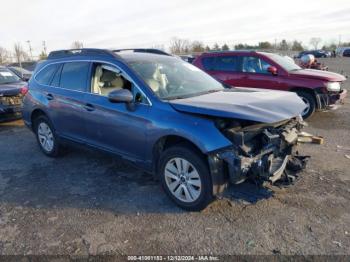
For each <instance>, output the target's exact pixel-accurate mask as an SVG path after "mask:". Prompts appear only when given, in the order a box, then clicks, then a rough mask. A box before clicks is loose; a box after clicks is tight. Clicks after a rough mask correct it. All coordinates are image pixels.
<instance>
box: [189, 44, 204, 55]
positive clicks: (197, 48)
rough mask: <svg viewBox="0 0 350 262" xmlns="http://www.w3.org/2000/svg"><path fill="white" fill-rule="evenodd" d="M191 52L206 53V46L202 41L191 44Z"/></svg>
mask: <svg viewBox="0 0 350 262" xmlns="http://www.w3.org/2000/svg"><path fill="white" fill-rule="evenodd" d="M191 51H192V52H195V53H199V52H204V51H205V47H204V44H203V43H202V42H200V41H193V42H192V44H191Z"/></svg>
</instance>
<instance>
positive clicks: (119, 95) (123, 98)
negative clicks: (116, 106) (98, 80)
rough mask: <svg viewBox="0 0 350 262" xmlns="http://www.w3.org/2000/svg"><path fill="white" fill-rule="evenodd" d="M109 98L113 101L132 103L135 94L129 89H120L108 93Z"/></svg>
mask: <svg viewBox="0 0 350 262" xmlns="http://www.w3.org/2000/svg"><path fill="white" fill-rule="evenodd" d="M108 100H109V101H111V102H112V103H131V102H132V101H133V100H134V96H133V95H132V93H131V92H130V90H128V89H118V90H114V91H112V92H110V93H109V94H108Z"/></svg>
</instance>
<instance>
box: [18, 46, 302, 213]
mask: <svg viewBox="0 0 350 262" xmlns="http://www.w3.org/2000/svg"><path fill="white" fill-rule="evenodd" d="M140 50H141V49H137V50H135V51H133V50H129V51H120V50H115V51H109V50H102V49H78V50H63V51H55V52H51V53H50V55H49V56H48V59H47V60H46V61H45V62H43V63H41V64H40V65H38V68H37V69H36V70H35V72H34V75H33V77H32V78H31V79H30V81H29V92H28V93H27V94H26V96H25V98H24V105H23V119H24V122H25V124H26V125H27V126H28V127H30V128H31V130H32V131H33V132H34V133H35V135H36V138H37V141H38V144H39V146H40V148H41V150H42V152H43V153H44V154H46V155H47V156H50V157H55V156H57V155H59V153H60V152H61V150H62V146H63V145H64V144H67V143H68V142H70V143H71V142H74V143H79V144H83V145H86V146H90V147H93V148H97V149H100V150H104V151H107V152H110V153H113V154H115V155H118V156H120V157H121V158H123V159H126V160H128V161H131V162H133V163H134V164H135V165H137V166H138V167H140V168H142V169H143V170H145V171H146V172H150V173H153V174H154V175H155V177H156V178H157V179H159V180H160V181H161V183H162V186H163V188H164V190H165V192H166V193H167V195H168V196H169V197H170V198H171V199H172V200H173V201H174V202H175V203H176V204H178V205H179V206H180V207H182V208H184V209H187V210H200V209H203V208H205V207H206V206H207V205H208V204H209V203H210V202H211V201H212V199H213V197H214V196H215V195H216V194H218V193H220V192H222V190H224V188H225V187H226V185H227V184H228V182H229V181H230V182H232V183H238V182H241V181H243V180H244V179H247V178H248V177H249V178H251V179H255V180H256V181H269V182H271V183H274V182H275V181H277V180H281V179H282V180H283V179H286V180H287V181H289V179H291V177H293V176H292V175H291V173H288V177H286V173H285V172H284V170H285V169H286V168H287V167H288V166H289V165H287V164H288V163H289V161H292V160H295V159H299V158H298V156H297V155H295V150H294V149H295V146H296V143H297V137H298V132H299V130H300V129H301V128H302V127H303V122H302V121H301V118H300V113H301V112H302V111H303V109H304V107H305V104H304V103H303V102H302V100H301V99H300V98H299V97H298V96H297V95H295V94H293V93H290V92H277V91H276V92H272V91H257V90H251V91H247V90H240V89H230V88H225V87H224V86H223V85H222V84H221V83H220V82H218V81H216V80H215V79H214V78H212V77H211V76H209V75H208V74H206V73H205V72H203V71H202V70H200V69H198V68H197V67H195V66H193V65H191V64H189V63H187V62H184V61H182V60H181V59H179V58H177V57H173V56H171V55H169V54H166V53H162V54H161V53H158V54H156V53H155V52H153V51H152V52H150V51H149V50H146V49H142V51H140ZM300 161H302V160H300Z"/></svg>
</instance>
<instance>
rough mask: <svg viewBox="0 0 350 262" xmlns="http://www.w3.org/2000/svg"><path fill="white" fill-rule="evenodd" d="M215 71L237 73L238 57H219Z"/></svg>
mask: <svg viewBox="0 0 350 262" xmlns="http://www.w3.org/2000/svg"><path fill="white" fill-rule="evenodd" d="M215 70H216V71H227V72H237V71H238V57H237V56H218V57H217V58H216V61H215Z"/></svg>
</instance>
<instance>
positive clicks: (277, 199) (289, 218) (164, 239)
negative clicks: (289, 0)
mask: <svg viewBox="0 0 350 262" xmlns="http://www.w3.org/2000/svg"><path fill="white" fill-rule="evenodd" d="M326 61H327V60H326ZM336 61H339V60H332V63H331V62H330V63H329V64H332V67H333V68H331V69H332V70H335V71H339V72H340V70H342V69H340V67H342V68H345V69H346V68H347V70H348V71H350V62H349V61H350V60H348V61H347V62H344V61H345V60H341V62H342V64H340V63H339V62H336ZM344 63H347V67H346V66H345V65H344ZM333 64H334V65H333ZM334 66H337V68H335V67H334ZM343 70H344V69H343ZM347 85H348V89H349V86H350V85H349V84H347ZM309 124H310V126H309V127H307V128H306V131H309V132H311V133H313V134H317V135H321V136H323V137H325V143H324V145H321V146H319V145H302V146H301V148H300V152H302V153H303V154H305V155H311V156H312V158H311V159H310V161H309V164H308V167H307V170H305V171H304V172H303V173H302V175H301V179H300V180H299V181H298V182H297V183H296V185H294V186H291V187H289V188H284V189H279V190H277V189H276V190H275V191H273V192H272V191H269V190H264V189H259V188H256V187H255V186H254V185H251V184H241V185H239V186H232V187H231V188H229V190H228V191H227V193H226V195H225V197H224V198H223V199H221V200H218V201H216V202H214V203H213V204H212V205H211V206H209V207H208V208H207V209H206V210H204V211H203V212H201V213H189V212H184V211H182V210H180V209H178V208H177V207H175V206H174V205H173V203H172V202H171V201H170V200H169V199H168V198H167V197H166V196H165V194H164V193H163V192H162V190H161V188H160V186H159V185H158V184H157V183H156V182H154V181H153V180H152V178H151V177H150V176H148V175H145V174H143V173H142V172H140V171H138V170H136V169H134V168H133V167H130V166H128V165H127V164H125V163H120V162H118V161H117V160H115V159H113V158H112V157H110V156H108V155H104V154H101V153H96V152H91V151H87V150H77V149H76V150H72V151H71V152H69V153H68V154H67V155H65V156H64V157H62V158H59V159H50V158H47V157H45V156H44V155H43V154H42V153H41V152H40V151H39V148H38V146H37V144H36V141H35V138H34V135H33V134H32V133H31V132H30V131H29V130H27V129H26V128H25V127H23V124H22V122H21V121H17V122H10V123H6V124H2V125H0V156H1V157H0V253H1V254H50V255H55V254H74V255H88V254H101V253H115V254H128V255H140V254H153V255H155V254H172V255H175V254H178V255H184V254H276V253H277V254H278V253H281V254H348V255H350V204H349V203H350V159H349V158H347V157H346V155H350V136H349V127H350V101H349V100H347V101H346V104H345V105H344V106H343V107H342V108H340V109H339V110H337V111H330V112H322V113H318V114H316V115H315V117H313V118H312V119H311V121H310V122H309Z"/></svg>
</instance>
